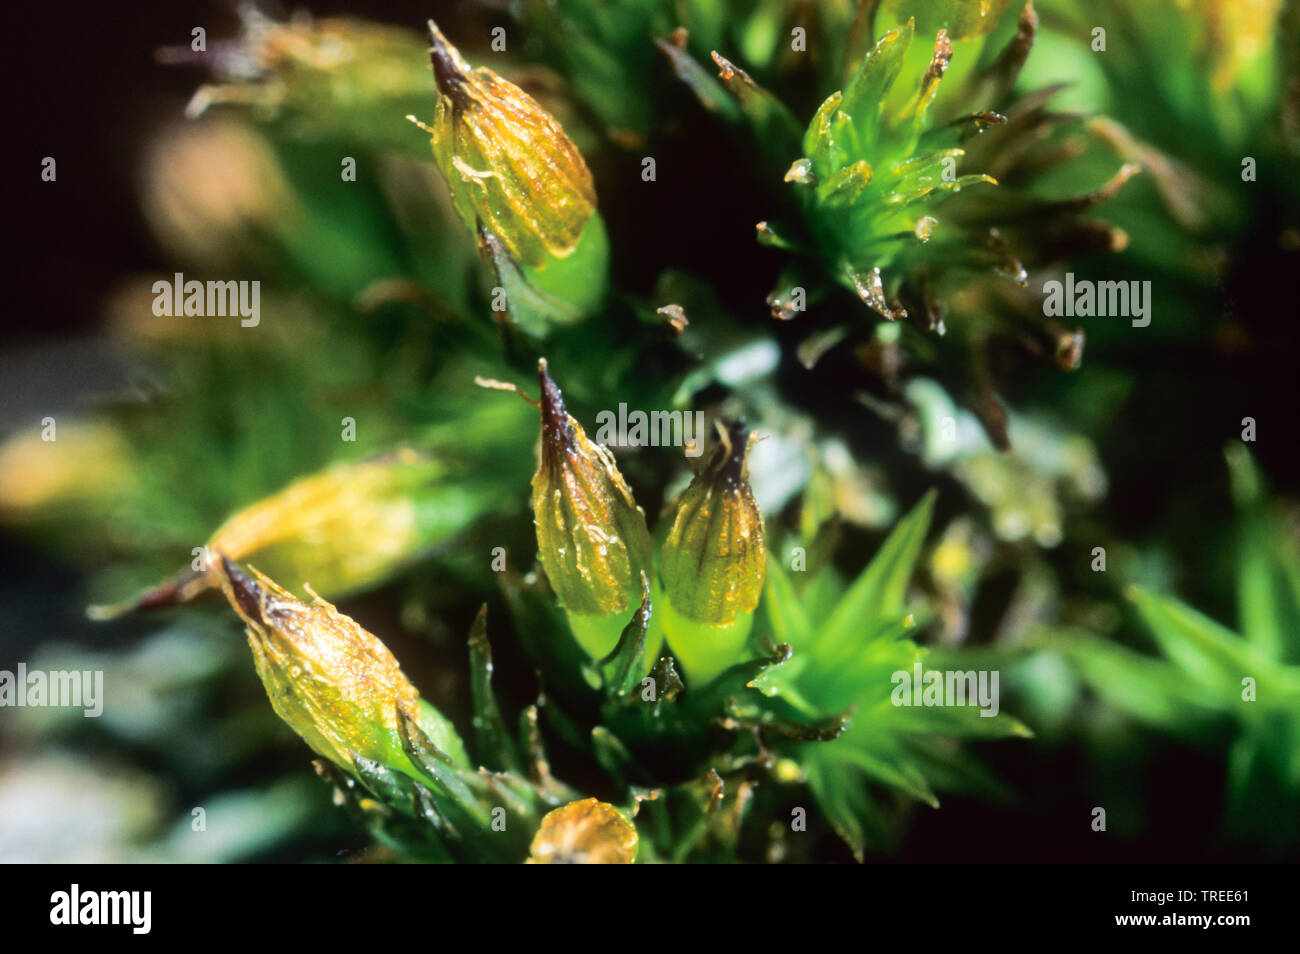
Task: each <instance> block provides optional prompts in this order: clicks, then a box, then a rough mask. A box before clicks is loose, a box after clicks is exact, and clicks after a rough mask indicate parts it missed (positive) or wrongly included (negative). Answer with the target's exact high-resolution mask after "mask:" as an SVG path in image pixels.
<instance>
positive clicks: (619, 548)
mask: <svg viewBox="0 0 1300 954" xmlns="http://www.w3.org/2000/svg"><path fill="white" fill-rule="evenodd" d="M538 378H539V379H540V381H541V391H542V399H541V410H542V450H541V457H540V460H539V462H538V466H537V473H536V474H535V475H534V476H533V516H534V520H535V522H536V526H537V549H538V552H539V554H540V555H541V560H542V567H543V568H544V569H545V570H546V576H547V578H548V579H550V581H551V586H552V588H553V589H554V590H555V592H556V595H557V596H559V598H560V602H561V603H563V604H564V608H565V609H566V610H568V611H569V613H570V614H574V613H576V614H581V615H584V616H608V615H609V614H611V613H623V612H626V613H628V614H631V613H632V611H633V610H634V609H635V608H636V607H637V606H638V605H640V602H641V592H642V590H641V574H642V573H643V572H644V573H646V574H647V575H648V574H649V572H650V563H651V553H652V546H651V543H650V531H649V530H648V529H647V527H646V522H645V513H644V512H643V511H642V510H641V508H640V507H638V506H637V505H636V501H635V500H634V499H633V497H632V489H631V488H630V487H628V485H627V482H626V481H625V480H624V479H623V475H622V474H620V473H619V471H618V467H617V466H616V465H615V463H614V455H613V454H611V453H610V452H609V451H608V450H607V449H605V448H604V447H601V446H600V445H599V444H594V443H592V441H591V440H590V439H588V437H587V435H586V433H585V432H584V431H583V429H582V425H581V424H579V423H578V422H577V421H575V420H574V419H573V418H572V417H570V416H569V414H568V412H566V411H565V409H564V402H563V400H562V399H561V396H560V389H559V388H558V387H556V386H555V382H554V381H552V380H551V377H550V375H549V374H548V373H547V369H546V361H545V359H543V360H542V361H541V362H539V365H538ZM624 622H625V621H624Z"/></svg>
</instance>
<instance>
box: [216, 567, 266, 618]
mask: <svg viewBox="0 0 1300 954" xmlns="http://www.w3.org/2000/svg"><path fill="white" fill-rule="evenodd" d="M217 557H218V558H219V559H220V560H221V571H222V573H224V574H225V576H226V579H227V580H229V581H230V592H231V593H233V594H234V597H235V603H236V604H238V607H239V610H240V612H241V613H243V614H244V616H246V617H248V618H249V619H257V620H260V619H261V618H262V597H263V596H264V595H265V592H266V591H265V590H263V589H262V588H261V587H260V586H259V585H258V584H257V581H256V580H254V579H253V578H252V577H250V576H249V575H248V574H247V573H245V572H244V571H243V570H241V569H240V568H239V566H238V565H237V564H236V563H235V562H234V561H233V560H231V559H230V558H229V557H228V556H226V555H225V554H224V553H218V554H217Z"/></svg>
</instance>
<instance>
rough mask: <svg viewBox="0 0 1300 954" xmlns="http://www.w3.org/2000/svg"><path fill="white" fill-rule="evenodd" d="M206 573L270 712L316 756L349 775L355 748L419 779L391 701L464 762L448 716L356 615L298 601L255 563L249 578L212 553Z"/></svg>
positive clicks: (317, 602) (319, 601)
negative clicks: (241, 640) (243, 637)
mask: <svg viewBox="0 0 1300 954" xmlns="http://www.w3.org/2000/svg"><path fill="white" fill-rule="evenodd" d="M209 572H210V573H211V574H212V575H213V576H214V577H215V578H216V579H217V581H218V582H219V584H220V586H221V591H222V592H223V593H224V594H225V596H226V599H227V600H229V602H230V605H231V607H232V608H233V609H234V610H235V612H236V613H238V614H239V616H240V618H241V619H242V620H243V621H244V624H245V626H246V627H247V629H248V645H249V647H250V648H251V649H252V651H253V661H254V664H255V665H256V668H257V674H258V676H259V677H260V678H261V680H262V685H263V686H265V687H266V694H267V695H268V696H269V697H270V699H271V706H272V707H273V708H274V709H275V712H276V715H278V716H279V717H280V718H281V719H283V720H284V721H285V722H287V723H288V724H289V727H290V728H291V729H293V730H294V731H295V732H297V733H298V734H299V735H300V736H302V738H303V741H305V742H306V743H307V744H308V745H309V746H311V748H312V750H313V751H314V752H316V753H317V754H318V755H321V756H323V757H324V758H327V759H329V760H330V761H331V762H333V763H334V764H335V765H338V766H339V767H341V768H343V769H344V770H346V771H348V772H351V773H354V774H355V772H356V768H355V764H354V762H353V755H357V756H361V757H362V758H365V759H369V760H371V761H373V762H378V763H379V764H381V765H384V766H387V767H388V768H390V769H392V770H394V771H398V772H403V773H405V774H407V775H409V776H411V777H412V778H415V779H421V778H422V777H423V776H422V775H421V773H420V772H419V771H418V770H417V769H416V768H415V766H414V765H412V764H411V762H410V760H409V758H408V757H407V755H406V753H405V752H404V751H403V749H402V738H401V733H400V731H399V725H398V710H399V709H400V710H401V711H402V713H403V714H404V715H405V716H406V717H407V718H408V719H410V720H412V721H414V722H415V723H416V724H417V725H419V726H420V728H421V729H423V730H424V732H425V734H426V735H428V736H429V738H430V739H431V740H432V741H433V743H434V744H435V745H437V746H438V748H439V749H440V750H441V751H442V752H443V753H444V754H446V755H447V756H449V757H450V758H451V759H452V760H453V761H455V762H457V763H458V764H460V765H467V764H468V758H467V757H466V754H465V747H464V745H463V744H462V742H461V740H460V737H459V736H458V735H457V734H456V730H455V729H454V728H453V727H452V725H451V723H450V722H448V721H447V720H446V719H445V718H443V717H442V716H441V715H440V714H439V713H438V712H437V711H436V710H435V709H434V708H433V707H432V706H430V705H429V704H428V703H426V702H424V701H423V700H421V699H420V696H419V693H418V692H417V691H416V689H415V686H413V685H412V684H411V682H410V680H408V679H407V678H406V676H405V675H404V674H403V673H402V669H401V667H400V666H399V665H398V664H397V660H396V659H395V658H394V657H393V654H392V653H391V652H389V650H388V647H386V646H385V645H384V644H383V643H382V642H380V641H379V640H378V639H377V638H376V637H375V636H373V635H371V634H370V633H369V632H367V631H366V630H365V629H363V628H362V627H361V626H359V625H358V624H357V623H356V621H354V620H352V619H351V618H349V617H347V616H344V615H343V614H342V613H340V612H339V611H338V610H337V609H335V608H334V607H333V606H332V605H331V604H330V603H327V602H326V601H325V600H323V599H321V598H320V597H319V596H316V595H315V594H314V593H313V594H312V602H311V603H310V604H308V603H304V602H302V601H301V600H299V599H298V598H297V597H295V596H294V595H293V594H292V593H289V592H288V591H287V590H285V589H283V588H281V587H280V586H278V585H276V584H275V583H274V582H272V581H271V580H270V579H269V578H268V577H266V576H263V575H262V574H260V573H257V572H256V571H254V574H255V577H256V578H254V577H252V576H249V575H248V574H247V573H245V572H244V571H243V570H241V569H240V568H239V567H238V566H236V565H235V563H233V562H232V561H231V560H229V559H228V558H227V557H225V556H224V555H222V554H220V553H214V554H212V556H211V557H210V558H209ZM309 592H310V591H309Z"/></svg>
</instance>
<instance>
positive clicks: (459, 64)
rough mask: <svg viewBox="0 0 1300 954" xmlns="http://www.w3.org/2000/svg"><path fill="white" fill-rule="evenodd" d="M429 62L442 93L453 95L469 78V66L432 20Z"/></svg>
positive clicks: (430, 25) (430, 23)
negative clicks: (431, 64)
mask: <svg viewBox="0 0 1300 954" xmlns="http://www.w3.org/2000/svg"><path fill="white" fill-rule="evenodd" d="M429 60H430V61H431V62H432V63H433V78H434V81H435V82H436V83H437V85H438V92H440V93H443V94H445V95H449V96H450V95H453V94H454V93H455V92H456V91H457V90H458V89H459V88H460V86H461V84H463V83H464V82H465V80H466V78H467V77H468V74H469V64H468V63H466V62H465V60H464V59H463V58H462V57H461V55H460V51H459V50H457V49H456V48H455V47H454V46H452V45H451V43H450V42H448V40H447V38H446V37H445V36H443V34H442V31H441V30H439V29H438V24H436V23H434V22H433V21H432V20H430V21H429Z"/></svg>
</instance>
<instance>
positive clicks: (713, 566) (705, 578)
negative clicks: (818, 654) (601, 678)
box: [657, 425, 767, 682]
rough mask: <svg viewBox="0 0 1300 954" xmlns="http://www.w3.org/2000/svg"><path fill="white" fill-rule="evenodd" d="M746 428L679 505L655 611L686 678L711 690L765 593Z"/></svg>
mask: <svg viewBox="0 0 1300 954" xmlns="http://www.w3.org/2000/svg"><path fill="white" fill-rule="evenodd" d="M748 452H749V447H748V442H747V440H746V435H745V429H744V427H743V426H740V425H736V426H734V427H732V429H731V430H730V432H728V433H727V434H726V435H725V438H724V439H723V440H722V441H721V442H720V443H719V445H718V446H717V447H715V448H714V449H713V453H712V455H711V456H710V457H709V460H708V462H707V463H706V464H705V465H704V467H703V468H702V469H701V470H700V472H699V473H698V474H696V476H695V479H694V480H692V481H691V484H690V486H689V487H687V488H686V490H685V491H684V492H683V494H682V496H681V498H680V499H679V501H678V503H677V513H676V517H675V518H674V520H673V526H672V530H671V531H670V532H669V534H668V539H667V541H666V542H665V544H664V549H663V554H662V557H661V562H660V568H659V579H660V582H661V585H662V589H663V593H664V596H665V599H663V600H662V601H660V604H659V606H658V607H657V608H658V609H659V610H660V612H661V614H662V616H663V625H664V629H665V630H666V632H667V635H668V643H669V645H670V646H672V648H673V652H674V654H676V656H677V658H678V659H679V660H681V663H682V667H683V668H684V669H685V670H686V674H687V676H688V677H693V678H694V679H696V680H698V681H700V682H708V681H709V680H711V679H712V678H713V677H714V676H716V675H717V674H718V673H720V672H721V671H722V670H723V669H726V668H727V667H728V666H730V665H732V664H733V663H735V662H738V661H739V660H740V658H741V655H742V653H743V650H744V646H745V640H746V639H747V638H748V636H749V631H750V627H751V626H752V624H753V616H754V608H755V607H756V606H757V605H758V599H759V596H760V595H761V594H762V591H763V574H764V570H765V567H766V561H767V551H766V548H765V546H764V543H763V514H762V512H761V511H760V510H759V509H758V503H757V502H756V501H755V500H754V492H753V490H752V488H751V487H750V485H749V471H748V464H747V456H748Z"/></svg>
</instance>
